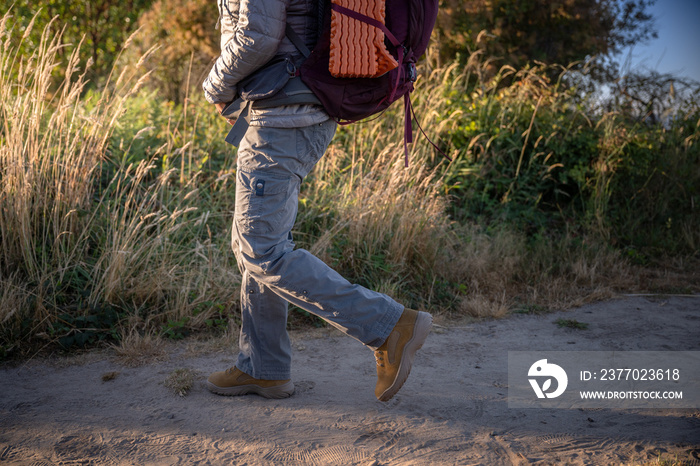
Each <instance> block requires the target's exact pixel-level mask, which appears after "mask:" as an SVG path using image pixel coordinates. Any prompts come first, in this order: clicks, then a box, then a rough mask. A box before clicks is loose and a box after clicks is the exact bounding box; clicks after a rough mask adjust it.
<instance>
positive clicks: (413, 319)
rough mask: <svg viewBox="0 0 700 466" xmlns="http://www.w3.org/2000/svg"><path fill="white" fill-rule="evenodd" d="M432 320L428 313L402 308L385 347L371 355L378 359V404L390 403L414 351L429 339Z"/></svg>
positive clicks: (409, 364)
mask: <svg viewBox="0 0 700 466" xmlns="http://www.w3.org/2000/svg"><path fill="white" fill-rule="evenodd" d="M432 322H433V317H432V316H431V315H430V314H428V313H427V312H420V311H414V310H413V309H404V311H403V314H401V318H399V321H398V322H397V323H396V326H395V327H394V329H393V330H392V331H391V333H390V334H389V337H388V338H387V339H386V341H385V342H384V344H383V345H382V346H380V347H379V348H378V349H377V351H375V352H374V357H375V358H376V360H377V388H376V389H375V390H374V394H375V395H376V396H377V399H378V400H379V401H389V400H390V399H391V397H393V396H394V395H396V393H397V392H398V391H399V389H400V388H401V387H402V386H403V384H404V382H405V381H406V379H407V378H408V374H409V373H410V372H411V366H412V365H413V358H414V357H415V355H416V351H418V350H419V349H420V347H421V346H423V342H425V339H426V338H427V337H428V333H429V332H430V327H431V324H432Z"/></svg>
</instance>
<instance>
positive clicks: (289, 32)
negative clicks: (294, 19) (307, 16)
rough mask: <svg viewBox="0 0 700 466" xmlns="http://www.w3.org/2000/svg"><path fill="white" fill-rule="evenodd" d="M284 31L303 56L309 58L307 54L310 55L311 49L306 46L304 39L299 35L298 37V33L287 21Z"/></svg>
mask: <svg viewBox="0 0 700 466" xmlns="http://www.w3.org/2000/svg"><path fill="white" fill-rule="evenodd" d="M285 33H286V34H287V39H289V41H290V42H291V43H292V44H294V46H295V47H296V48H297V50H299V52H301V54H302V55H304V58H309V55H311V50H309V48H308V47H307V46H306V44H305V43H304V41H303V40H302V38H301V37H299V34H297V33H296V31H294V29H293V28H292V26H290V25H289V23H287V26H286V28H285Z"/></svg>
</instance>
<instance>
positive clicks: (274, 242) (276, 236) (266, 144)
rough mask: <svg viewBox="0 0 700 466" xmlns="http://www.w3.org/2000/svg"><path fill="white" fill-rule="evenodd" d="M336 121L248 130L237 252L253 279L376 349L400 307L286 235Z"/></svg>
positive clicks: (240, 176)
mask: <svg viewBox="0 0 700 466" xmlns="http://www.w3.org/2000/svg"><path fill="white" fill-rule="evenodd" d="M335 126H336V125H335V123H334V122H333V121H330V120H329V121H327V122H325V123H322V124H320V125H312V126H308V127H305V128H289V129H287V128H284V129H282V128H267V127H251V128H250V129H249V130H248V132H247V133H246V135H245V137H244V139H243V141H242V142H241V145H240V147H239V150H238V172H237V183H236V215H235V219H234V222H235V228H234V232H235V234H237V238H236V244H237V248H238V250H237V257H239V258H240V260H241V261H242V263H243V264H244V268H245V271H246V273H247V274H249V275H250V277H251V278H253V279H255V280H256V282H258V283H261V284H264V285H266V286H268V287H269V288H271V289H272V290H273V291H274V292H275V293H276V294H277V295H278V296H280V297H282V298H284V299H286V300H287V301H290V302H291V303H293V304H295V305H297V306H299V307H301V308H303V309H306V310H307V311H309V312H311V313H313V314H316V315H318V316H319V317H321V318H323V319H325V320H327V321H329V322H331V323H332V324H333V325H335V326H336V327H338V328H340V329H341V330H343V331H344V332H345V333H347V334H348V335H350V336H352V337H354V338H356V339H357V340H359V341H361V342H362V343H364V344H366V345H368V346H370V347H371V348H377V347H378V346H380V345H381V344H382V343H383V342H384V340H385V339H386V337H387V336H388V335H389V333H390V332H391V330H392V329H393V327H394V325H395V324H396V322H397V321H398V319H399V317H400V315H401V312H402V310H403V306H401V305H400V304H398V303H396V302H395V301H394V300H392V299H391V298H389V297H388V296H386V295H384V294H381V293H376V292H373V291H370V290H368V289H366V288H363V287H361V286H359V285H353V284H351V283H350V282H348V281H347V280H345V279H344V278H343V277H342V276H340V275H339V274H338V273H337V272H335V271H334V270H332V269H331V268H330V267H328V266H327V265H326V264H325V263H323V262H322V261H321V260H319V259H318V258H316V257H315V256H313V255H312V254H311V253H309V252H308V251H306V250H303V249H298V250H294V243H293V242H292V238H291V234H290V232H291V229H292V227H293V226H294V221H295V219H296V214H297V203H298V195H299V185H300V183H301V181H302V179H303V178H304V177H305V176H306V175H307V174H308V173H309V171H310V170H311V169H312V168H313V167H314V165H315V164H316V162H317V161H318V160H319V159H320V157H321V156H322V155H323V153H324V152H325V150H326V147H327V146H328V144H329V142H330V140H331V138H332V137H333V134H334V132H335ZM252 312H256V310H255V309H254V310H253V311H252ZM262 332H263V330H260V332H259V333H262ZM250 342H251V343H253V340H250ZM253 351H255V350H253ZM257 370H260V371H261V372H263V371H264V369H263V368H254V369H253V372H255V371H257ZM250 375H251V376H253V377H258V375H256V373H251V374H250Z"/></svg>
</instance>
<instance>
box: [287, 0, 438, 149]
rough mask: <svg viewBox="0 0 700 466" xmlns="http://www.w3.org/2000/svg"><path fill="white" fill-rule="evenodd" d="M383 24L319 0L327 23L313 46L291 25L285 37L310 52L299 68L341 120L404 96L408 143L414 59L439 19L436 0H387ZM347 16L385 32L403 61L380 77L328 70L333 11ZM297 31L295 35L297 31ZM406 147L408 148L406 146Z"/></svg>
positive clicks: (390, 48)
mask: <svg viewBox="0 0 700 466" xmlns="http://www.w3.org/2000/svg"><path fill="white" fill-rule="evenodd" d="M385 2H386V3H385V24H382V23H381V22H379V21H377V20H375V19H373V18H370V17H368V16H364V15H362V14H360V13H358V12H355V11H353V10H350V9H347V8H344V7H342V6H340V5H336V4H334V3H331V2H330V1H329V0H319V11H320V13H321V14H322V15H323V27H322V28H321V30H320V34H319V39H318V41H317V43H316V46H315V47H314V48H313V50H311V51H309V49H308V48H306V47H305V46H304V44H303V43H300V42H301V40H300V39H299V37H298V36H296V34H295V33H294V31H291V30H290V28H289V27H288V28H287V37H289V39H290V40H291V41H292V42H293V43H294V44H295V45H296V47H297V48H298V49H299V51H300V52H301V53H302V54H303V55H305V56H306V59H305V61H304V63H303V64H302V65H301V67H300V69H299V75H300V77H301V80H302V81H303V82H304V84H306V86H307V87H309V89H311V91H313V93H314V94H315V95H316V97H317V98H318V99H319V101H320V102H321V104H322V105H323V107H324V108H325V110H326V112H327V113H328V114H329V115H330V116H331V117H333V118H334V119H335V120H337V121H339V122H340V123H341V124H342V123H353V122H356V121H358V120H362V119H364V118H367V117H369V116H371V115H374V114H376V113H378V112H381V111H383V110H385V109H386V108H388V107H389V106H390V105H391V104H392V103H393V102H395V101H396V100H398V99H399V98H401V97H403V98H404V105H405V118H406V123H405V137H404V146H405V144H406V143H408V142H412V140H413V135H412V128H411V120H412V118H411V117H412V109H411V101H410V99H409V94H410V92H411V91H413V83H414V82H415V81H416V79H417V77H418V76H417V71H416V65H415V64H416V60H418V59H419V58H420V57H421V56H422V55H423V53H425V50H426V48H427V47H428V42H429V41H430V34H431V33H432V31H433V28H434V26H435V20H436V19H437V10H438V0H385ZM331 9H332V10H334V11H335V12H336V13H340V14H342V15H346V16H349V17H351V18H353V19H356V20H358V21H362V22H365V23H368V24H370V25H372V26H374V27H377V28H379V29H381V30H382V32H384V36H385V45H386V47H387V49H388V51H389V52H390V53H391V55H392V56H393V57H394V59H396V61H397V62H398V64H399V66H398V67H397V68H394V69H393V70H391V71H389V72H388V73H386V74H383V75H382V76H379V77H376V78H338V77H334V76H333V75H331V73H330V71H329V60H330V48H331V45H330V43H331V38H330V36H331V13H330V11H331ZM295 36H296V37H295ZM406 153H408V149H407V148H406Z"/></svg>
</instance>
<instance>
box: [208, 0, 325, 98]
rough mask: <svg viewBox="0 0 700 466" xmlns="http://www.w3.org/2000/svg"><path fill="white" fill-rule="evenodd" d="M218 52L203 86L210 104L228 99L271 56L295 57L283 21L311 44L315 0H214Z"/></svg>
mask: <svg viewBox="0 0 700 466" xmlns="http://www.w3.org/2000/svg"><path fill="white" fill-rule="evenodd" d="M217 1H218V2H219V24H220V27H221V55H220V56H219V58H218V59H217V60H216V63H214V66H213V67H212V69H211V71H210V72H209V75H208V77H207V78H206V79H205V80H204V83H203V85H202V87H203V89H204V94H205V96H206V99H207V100H208V101H209V102H211V103H217V102H225V103H228V102H231V101H233V100H234V98H235V97H236V96H237V94H238V92H237V90H238V89H237V86H238V83H239V82H240V81H241V80H243V79H245V78H246V77H248V76H251V75H252V74H253V73H254V72H255V71H256V70H258V69H260V68H261V67H262V66H263V65H265V64H266V63H267V62H269V61H270V60H271V59H273V58H276V57H280V56H296V55H298V54H299V52H298V50H297V48H296V47H295V46H294V45H293V44H292V43H291V42H290V41H289V39H287V38H286V37H285V28H286V24H287V23H289V25H290V26H291V27H292V28H293V29H294V31H295V32H296V33H297V34H299V36H301V37H302V39H304V41H305V42H306V44H307V45H308V46H310V47H311V46H313V44H314V40H315V31H316V24H317V19H316V13H315V8H314V5H315V4H316V2H317V0H217Z"/></svg>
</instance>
